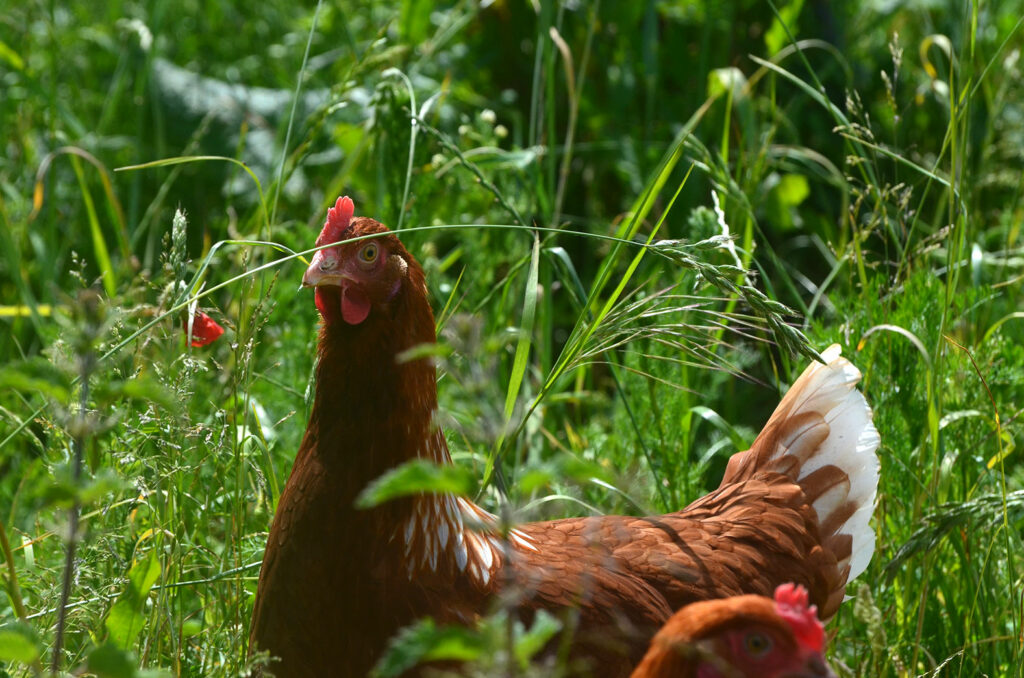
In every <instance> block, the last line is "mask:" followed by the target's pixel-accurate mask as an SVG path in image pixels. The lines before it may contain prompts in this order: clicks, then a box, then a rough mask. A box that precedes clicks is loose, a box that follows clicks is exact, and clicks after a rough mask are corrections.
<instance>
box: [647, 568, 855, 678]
mask: <svg viewBox="0 0 1024 678" xmlns="http://www.w3.org/2000/svg"><path fill="white" fill-rule="evenodd" d="M824 650H825V627H824V625H823V624H822V623H821V621H820V620H819V619H818V615H817V610H816V609H815V607H814V606H813V605H811V606H809V607H808V605H807V589H805V588H803V587H802V586H795V585H793V584H782V585H781V586H779V587H778V588H777V589H775V599H774V600H773V599H771V598H766V597H764V596H754V595H746V596H734V597H732V598H723V599H721V600H708V601H702V602H699V603H693V604H692V605H687V606H686V607H684V608H683V609H682V610H680V611H679V612H676V613H675V614H674V615H672V618H671V619H669V620H668V623H667V624H665V626H664V627H662V629H661V630H660V631H658V634H657V635H656V636H654V640H652V641H651V648H650V649H649V650H648V651H647V654H646V655H645V656H644V658H643V661H641V662H640V664H639V666H637V667H636V670H635V671H633V675H632V678H835V674H834V673H832V669H830V668H829V666H828V664H827V663H826V662H825V657H824V655H823V652H824Z"/></svg>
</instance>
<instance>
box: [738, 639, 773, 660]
mask: <svg viewBox="0 0 1024 678" xmlns="http://www.w3.org/2000/svg"><path fill="white" fill-rule="evenodd" d="M743 648H744V649H745V650H746V651H747V653H748V654H749V655H750V656H751V657H763V656H764V655H766V654H767V653H768V652H769V651H770V650H771V649H772V639H771V638H769V637H768V636H766V635H764V634H763V633H748V634H747V635H746V636H745V637H744V638H743Z"/></svg>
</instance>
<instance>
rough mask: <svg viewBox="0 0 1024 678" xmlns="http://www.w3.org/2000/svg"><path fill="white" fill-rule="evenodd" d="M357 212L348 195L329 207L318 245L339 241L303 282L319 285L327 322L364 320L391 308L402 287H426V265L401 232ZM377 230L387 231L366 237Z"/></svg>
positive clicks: (319, 299) (352, 323) (319, 304)
mask: <svg viewBox="0 0 1024 678" xmlns="http://www.w3.org/2000/svg"><path fill="white" fill-rule="evenodd" d="M354 212H355V205H354V204H353V203H352V199H351V198H349V197H347V196H346V197H343V198H338V200H337V202H336V203H335V204H334V207H332V208H330V209H329V210H328V211H327V222H326V223H325V224H324V227H323V230H322V231H321V232H320V235H319V237H317V239H316V245H317V246H318V247H319V246H322V245H327V244H329V243H337V244H336V245H334V246H333V247H326V248H324V249H321V250H317V252H316V254H315V255H314V256H313V261H312V262H311V263H310V265H309V268H307V269H306V273H305V274H304V275H303V276H302V285H303V287H314V288H316V294H315V296H316V307H317V309H319V311H320V314H321V315H322V316H323V318H324V322H325V323H326V324H327V325H337V324H338V323H342V324H344V325H350V326H357V325H362V324H363V323H364V322H365V321H366V320H367V318H368V317H370V316H372V315H374V314H381V313H384V312H385V311H386V310H387V309H388V308H390V307H391V306H392V305H393V304H394V303H395V302H396V301H398V299H399V298H400V296H401V295H402V294H403V290H406V289H408V288H423V274H422V271H421V269H420V268H419V265H418V264H417V263H416V261H415V260H414V259H413V258H412V255H410V254H409V252H408V251H406V249H405V247H403V246H402V243H401V242H400V241H399V240H398V238H397V237H396V236H395V235H394V234H392V233H391V232H390V231H389V230H388V228H387V227H386V226H384V225H383V224H381V223H380V222H377V221H375V220H373V219H370V218H368V217H354V216H353V213H354ZM374 234H383V235H378V236H377V237H374V238H364V236H371V235H374ZM360 238H363V239H360ZM417 273H418V275H416V274H417ZM412 277H416V278H417V280H415V281H411V280H410V278H412ZM415 291H416V292H422V291H423V290H422V289H415ZM428 308H429V307H428ZM431 329H432V327H431Z"/></svg>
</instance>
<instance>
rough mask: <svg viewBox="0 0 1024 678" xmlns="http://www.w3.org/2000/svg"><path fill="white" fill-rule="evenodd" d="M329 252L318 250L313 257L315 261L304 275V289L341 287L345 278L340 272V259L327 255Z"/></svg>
mask: <svg viewBox="0 0 1024 678" xmlns="http://www.w3.org/2000/svg"><path fill="white" fill-rule="evenodd" d="M325 252H327V250H317V252H316V254H314V255H313V261H311V262H310V263H309V268H307V269H306V272H305V273H303V274H302V286H303V287H323V286H326V285H331V286H334V287H340V286H341V281H342V280H344V279H345V276H344V275H342V273H341V272H340V271H338V270H337V269H338V259H337V257H335V256H333V255H332V254H325Z"/></svg>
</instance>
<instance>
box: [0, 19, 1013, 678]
mask: <svg viewBox="0 0 1024 678" xmlns="http://www.w3.org/2000/svg"><path fill="white" fill-rule="evenodd" d="M9 4H10V5H11V6H10V7H7V8H5V11H4V12H3V13H2V16H0V25H2V26H3V29H5V30H0V36H2V37H0V79H2V81H3V88H4V93H3V96H2V97H0V130H3V139H2V140H3V144H4V152H3V153H0V325H2V331H0V363H2V365H0V546H2V548H0V587H2V589H3V592H4V595H2V596H0V662H3V664H2V665H0V675H6V674H9V675H19V676H20V675H29V674H33V675H36V674H40V673H43V672H44V670H45V669H44V664H50V663H51V659H50V657H51V656H52V655H53V654H54V649H55V646H56V644H57V640H56V638H57V628H58V627H60V629H61V632H62V634H63V636H62V641H61V642H62V646H61V647H60V649H59V651H58V652H57V653H56V654H57V657H56V663H57V667H58V669H59V670H60V671H71V672H76V673H81V672H91V673H93V674H96V675H102V676H132V675H150V673H151V672H153V671H159V670H166V671H169V672H170V673H172V674H173V675H182V676H207V675H222V676H227V675H238V674H240V673H241V672H242V671H243V670H244V667H245V666H247V665H248V663H249V662H250V661H251V660H250V659H248V658H247V648H246V643H247V630H248V623H249V615H250V611H251V601H252V596H253V592H254V589H255V579H256V575H257V572H258V567H259V562H260V558H261V556H262V550H263V546H264V543H265V539H266V530H267V527H268V525H269V522H270V519H271V517H272V515H273V511H274V509H275V507H276V502H277V499H278V497H279V495H280V491H281V488H282V487H283V482H284V480H285V479H286V478H287V475H288V471H289V469H290V465H291V461H292V459H293V456H294V453H295V450H296V449H297V448H298V446H299V444H300V441H301V437H302V433H303V429H304V424H305V421H306V418H307V415H308V412H309V407H310V403H311V398H312V388H313V384H312V370H313V361H314V358H315V351H314V347H315V342H316V332H317V321H318V316H317V313H316V310H315V308H314V307H313V304H312V300H311V298H310V296H309V295H308V293H307V292H305V291H301V290H298V289H297V287H298V285H297V281H298V279H299V277H300V275H301V271H302V266H303V265H304V262H305V261H308V258H309V257H310V256H311V255H310V252H309V250H310V248H311V246H312V243H313V240H314V238H315V237H316V234H317V233H318V232H319V229H320V226H321V224H322V223H323V218H324V211H325V209H326V206H327V205H329V204H332V203H333V201H334V199H335V197H336V196H338V195H341V194H348V195H351V196H352V197H353V198H354V200H355V202H356V209H357V213H358V214H366V215H373V216H375V217H377V218H379V219H380V220H381V221H383V222H384V223H387V224H389V225H391V226H393V227H396V228H399V227H400V228H401V229H402V239H403V242H405V244H406V245H407V246H408V248H409V249H410V251H412V252H413V253H414V254H415V255H416V256H417V257H418V259H419V260H420V262H421V263H422V264H423V266H424V268H425V270H426V272H427V277H428V285H429V287H430V292H431V296H432V299H433V301H434V303H435V310H437V311H438V318H439V320H440V337H441V346H439V347H438V348H437V349H435V350H432V351H430V353H431V357H432V358H433V359H434V360H436V361H437V362H438V364H439V366H440V368H441V378H440V380H439V388H440V402H441V408H440V411H439V413H438V421H439V423H440V424H442V425H443V426H444V427H445V430H446V434H447V437H448V440H449V444H450V446H451V448H452V450H453V456H454V457H455V460H456V466H455V467H454V468H453V469H448V470H439V469H437V468H436V467H433V466H429V465H425V464H415V463H414V464H411V465H407V466H403V467H401V468H399V469H397V470H395V471H393V472H392V473H391V474H389V475H388V476H386V477H384V478H382V479H380V480H379V481H378V482H377V483H375V484H374V485H373V486H371V487H370V488H368V489H367V491H366V493H365V494H364V501H365V502H366V504H367V505H372V504H375V503H378V502H381V501H385V500H387V499H389V498H393V497H397V496H402V495H406V494H409V493H416V492H434V491H453V492H457V493H460V494H470V493H473V492H476V493H477V494H476V496H475V498H476V499H477V500H478V501H479V502H481V503H482V504H483V505H485V506H486V507H487V508H489V509H491V510H493V511H495V512H496V513H500V514H501V515H502V516H510V517H512V518H513V519H515V520H532V519H539V518H547V517H560V516H564V515H576V514H579V513H581V512H584V511H586V512H593V513H601V512H605V513H611V512H629V513H640V512H647V511H660V510H673V509H676V508H678V507H680V506H682V505H684V504H685V503H687V502H688V501H690V500H692V499H694V498H696V497H698V496H700V495H701V494H703V493H704V492H706V491H707V490H708V489H709V488H710V487H713V486H714V485H715V484H716V483H717V482H718V479H719V478H720V476H721V473H722V470H723V469H724V466H725V463H726V460H727V459H728V456H729V455H730V454H731V453H732V452H734V451H737V450H739V449H743V448H744V447H745V446H746V445H747V444H749V442H750V441H751V440H752V439H753V436H754V435H755V434H756V432H757V430H759V428H760V426H761V424H762V423H763V422H764V420H765V419H766V418H767V416H768V414H769V413H770V411H771V409H772V408H773V407H774V406H775V403H776V401H777V396H778V394H779V393H780V392H781V391H782V390H783V388H784V386H785V384H787V383H789V382H790V381H791V380H792V378H793V377H794V376H795V375H796V374H797V373H798V371H799V370H800V369H801V368H802V366H803V364H804V363H805V361H806V360H807V359H808V355H809V353H810V349H812V348H813V349H819V350H820V349H822V348H824V347H825V346H827V345H828V344H830V343H832V342H834V341H837V342H839V343H841V344H843V346H844V351H845V354H846V355H847V356H848V357H850V359H851V360H852V361H853V362H854V363H855V364H856V365H857V366H858V367H859V368H860V369H861V370H862V371H863V373H864V382H863V384H862V387H863V389H864V391H865V394H866V396H867V397H868V399H869V401H870V402H871V404H872V406H873V408H874V411H875V421H876V424H877V425H878V428H879V429H880V431H881V434H882V450H881V456H882V480H881V488H880V493H879V505H878V510H877V512H876V520H875V525H876V531H877V534H878V546H877V549H876V553H875V557H874V559H873V560H872V564H871V566H870V568H869V570H868V571H867V572H866V573H865V574H864V575H863V576H862V578H861V580H860V582H858V583H856V584H855V585H854V586H853V587H852V588H851V590H850V592H851V594H852V595H853V596H854V598H855V600H854V601H853V604H852V605H850V604H847V605H844V606H843V608H842V609H841V611H840V614H839V615H838V618H837V619H836V620H835V621H834V622H833V623H832V625H831V627H830V631H831V632H834V633H835V640H834V641H833V643H832V650H831V652H832V655H833V656H834V657H835V658H836V659H837V660H839V661H838V662H836V663H837V664H840V663H841V664H842V665H843V666H842V667H841V668H840V675H843V676H844V677H845V676H873V677H875V676H881V677H885V676H901V677H902V676H917V675H929V676H947V675H948V676H953V675H956V676H976V675H989V676H1011V675H1018V676H1019V675H1022V673H1024V651H1022V646H1021V643H1020V638H1021V632H1022V627H1024V620H1022V618H1021V608H1020V590H1021V581H1022V572H1024V570H1022V567H1021V566H1022V563H1021V554H1022V553H1024V543H1022V538H1021V535H1022V533H1024V512H1022V511H1021V492H1024V464H1022V459H1021V454H1020V447H1021V445H1020V443H1018V442H1017V440H1018V439H1019V438H1020V435H1021V423H1020V422H1021V417H1020V415H1021V403H1022V402H1024V376H1022V375H1024V323H1022V322H1021V319H1022V318H1024V308H1022V307H1021V301H1020V299H1021V293H1020V292H1021V284H1022V280H1024V258H1022V257H1021V250H1022V242H1021V238H1022V229H1021V214H1022V213H1024V210H1022V202H1021V200H1022V196H1024V192H1022V190H1021V186H1022V184H1021V176H1022V172H1024V151H1022V149H1024V100H1022V99H1021V97H1020V95H1019V91H1020V87H1019V81H1020V78H1021V69H1022V65H1021V62H1020V53H1021V50H1022V49H1024V44H1022V37H1021V36H1022V26H1024V20H1022V19H1021V18H1020V17H1021V16H1022V15H1024V7H1022V5H1021V2H1019V0H1013V1H1010V2H1004V3H975V4H970V3H968V4H960V5H956V6H955V7H954V6H953V5H950V6H946V5H941V6H940V5H939V4H936V3H895V4H894V3H881V2H861V3H827V2H801V1H799V0H796V1H792V2H774V3H772V2H769V3H761V2H751V1H750V0H728V1H725V2H712V3H706V2H694V1H692V0H652V1H651V2H645V3H641V2H608V1H605V2H598V1H597V0H587V1H584V2H557V1H555V0H542V1H540V2H534V3H527V2H522V1H521V0H516V1H513V0H498V1H497V2H493V3H477V2H469V1H468V0H453V1H451V2H446V3H434V2H425V1H423V0H407V1H402V2H394V3H353V2H348V1H345V0H343V1H341V2H337V3H324V4H323V5H320V6H318V7H316V8H313V7H311V6H308V5H303V4H302V3H294V2H292V3H286V2H281V1H280V0H267V1H265V2H260V3H256V4H251V3H250V4H246V5H241V4H232V3H201V2H197V1H196V0H186V1H185V2H182V3H176V4H173V6H172V5H168V4H166V3H155V4H153V3H150V4H145V3H143V4H139V3H129V2H124V1H121V0H115V1H114V2H109V3H106V4H104V5H103V6H102V7H99V6H97V4H96V3H91V2H84V1H82V0H71V1H69V2H62V3H56V4H54V3H41V2H38V1H37V0H30V1H29V2H23V3H9ZM794 40H795V41H797V42H794ZM307 43H308V44H309V52H308V55H307V54H306V52H305V46H306V45H307ZM278 282H280V283H283V284H278ZM196 311H203V312H206V313H208V314H210V315H211V316H212V317H214V318H215V319H216V320H217V322H219V323H220V324H221V325H223V326H224V327H225V328H226V330H227V333H226V334H225V335H224V337H222V338H221V340H219V341H217V342H215V343H213V344H211V345H209V346H207V347H203V348H192V347H190V346H188V345H186V341H185V338H184V336H183V332H182V330H181V328H182V324H183V320H185V318H186V317H187V314H188V313H194V312H196ZM410 357H413V356H410ZM481 480H484V483H483V484H480V481H481ZM507 509H511V510H507ZM72 525H77V527H75V528H74V529H72ZM69 538H70V539H71V541H70V542H69ZM69 543H73V544H74V548H75V553H74V559H73V565H74V571H73V573H69V572H67V571H66V570H65V555H66V553H67V550H66V549H67V548H68V546H69ZM72 575H73V576H72ZM65 582H68V584H69V587H68V590H69V595H70V598H69V601H68V602H69V605H68V607H67V608H65V611H64V615H63V619H61V615H60V613H59V609H60V607H61V596H62V589H63V585H64V583H65ZM567 621H568V622H571V620H562V619H559V620H555V619H553V618H549V617H543V616H541V617H538V619H537V620H536V622H535V624H534V626H533V627H531V628H526V627H523V626H522V625H517V624H516V623H512V622H510V621H509V619H508V617H507V615H505V613H504V612H503V611H502V610H500V609H498V610H496V611H494V614H492V615H490V616H488V617H487V618H485V619H484V620H483V622H482V623H481V625H480V627H479V628H477V629H469V630H466V629H449V628H440V627H438V626H436V625H434V624H433V623H432V622H424V623H423V624H421V625H419V626H417V627H414V628H413V629H411V630H409V631H407V632H406V633H405V634H403V635H402V636H400V637H399V638H398V639H397V640H396V643H395V648H396V649H395V652H394V653H393V654H392V655H391V658H390V659H389V660H388V661H391V662H392V663H390V664H388V663H385V664H382V665H381V669H380V670H381V672H382V675H390V674H392V673H393V672H396V671H400V670H401V668H402V667H405V666H408V665H410V663H412V662H414V661H417V660H418V659H420V658H423V657H431V658H435V659H436V658H442V657H458V658H461V659H466V658H469V659H472V660H473V661H474V662H475V664H474V666H473V669H472V670H473V671H476V672H477V673H479V674H480V675H493V674H495V673H497V672H506V671H508V670H509V667H511V666H513V664H514V669H515V670H517V671H520V673H521V675H528V674H529V672H531V671H533V672H535V673H537V674H545V675H557V673H558V671H560V670H561V669H562V668H564V667H562V666H558V665H553V664H552V663H551V662H552V661H553V659H552V658H551V657H547V656H542V655H543V654H544V653H539V654H538V650H539V648H540V647H541V646H543V645H544V644H545V643H546V642H547V641H548V639H550V638H552V637H557V636H553V634H557V632H558V630H559V628H561V627H563V626H565V625H566V622H567ZM432 653H433V654H432ZM527 660H532V661H533V663H534V664H535V665H534V666H527V663H528V662H527ZM252 661H255V660H252ZM545 662H548V663H545Z"/></svg>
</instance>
